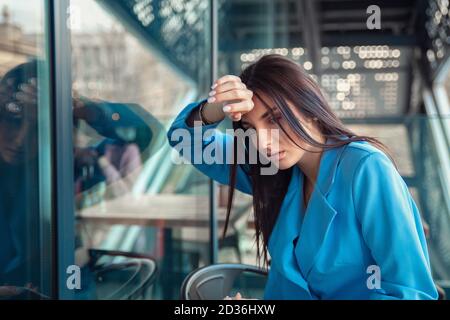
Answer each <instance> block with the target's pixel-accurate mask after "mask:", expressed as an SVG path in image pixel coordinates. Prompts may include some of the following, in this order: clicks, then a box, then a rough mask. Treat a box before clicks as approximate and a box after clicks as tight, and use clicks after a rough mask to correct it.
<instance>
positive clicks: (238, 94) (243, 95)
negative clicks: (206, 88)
mask: <svg viewBox="0 0 450 320" xmlns="http://www.w3.org/2000/svg"><path fill="white" fill-rule="evenodd" d="M252 96H253V93H252V92H251V91H250V90H247V89H233V90H229V91H226V92H222V93H213V95H212V96H210V97H209V99H208V102H209V103H213V102H214V103H221V102H227V101H230V100H249V99H251V98H252Z"/></svg>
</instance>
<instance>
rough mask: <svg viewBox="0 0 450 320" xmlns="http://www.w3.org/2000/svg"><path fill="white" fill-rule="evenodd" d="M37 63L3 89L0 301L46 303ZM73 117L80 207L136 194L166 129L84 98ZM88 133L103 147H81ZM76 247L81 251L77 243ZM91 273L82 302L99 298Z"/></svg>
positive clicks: (139, 113)
mask: <svg viewBox="0 0 450 320" xmlns="http://www.w3.org/2000/svg"><path fill="white" fill-rule="evenodd" d="M39 63H40V62H37V61H35V60H34V61H31V62H28V63H24V64H21V65H19V66H17V67H15V68H13V69H12V70H10V71H9V72H7V73H6V74H5V75H4V76H3V78H2V79H1V81H0V177H1V183H0V244H1V247H0V248H1V250H0V299H22V298H23V299H34V298H37V299H39V298H42V297H44V295H42V294H41V293H40V292H39V287H38V285H39V281H40V273H41V270H40V266H41V265H42V261H41V259H42V258H41V250H40V249H41V248H40V234H39V232H40V229H39V226H40V221H39V219H40V217H39V200H38V192H39V190H38V186H39V177H38V157H37V156H38V151H39V150H38V149H39V148H38V140H37V137H38V130H37V129H38V117H37V114H38V108H39V103H38V101H39V94H40V91H39V90H40V89H39V87H40V86H39V83H38V74H37V73H38V72H37V70H38V65H39ZM42 67H43V66H42ZM42 94H44V93H42ZM73 115H74V137H75V139H74V164H75V168H74V189H75V193H76V194H75V199H76V207H77V208H78V209H80V208H83V207H86V206H89V205H92V204H93V201H92V199H93V197H92V194H93V193H99V192H100V190H103V189H106V190H107V192H102V193H99V194H97V199H99V198H108V197H116V196H118V195H123V194H124V193H126V192H128V191H130V190H131V187H132V185H133V182H134V180H135V179H136V177H137V175H138V174H139V172H140V169H141V167H142V163H143V162H144V161H146V159H148V158H149V157H150V156H151V155H152V154H153V153H154V152H156V151H157V150H158V149H159V148H160V147H161V144H158V143H156V144H155V143H154V141H157V140H158V141H159V140H161V141H162V139H158V138H159V137H161V136H164V128H163V126H162V125H161V123H160V122H159V121H158V120H157V119H155V118H154V117H153V116H151V115H150V114H149V113H148V112H146V111H145V110H144V109H143V108H141V107H140V106H139V105H137V104H132V103H130V104H128V103H113V102H108V101H99V100H95V101H94V100H92V99H89V98H87V97H80V96H78V95H74V97H73ZM68 125H69V126H70V125H72V124H68ZM88 127H89V128H90V129H91V130H93V131H94V132H95V133H96V135H97V139H96V140H95V141H94V142H92V141H90V142H89V143H79V140H78V139H77V137H79V136H80V135H82V134H83V130H85V129H86V128H88ZM99 186H103V187H104V188H100V187H99ZM87 192H88V193H87ZM87 194H89V195H90V196H89V197H87V196H86V195H87ZM87 199H89V201H87ZM77 230H78V229H77ZM76 246H77V248H79V249H80V248H83V241H82V240H81V237H80V236H79V235H77V236H76ZM83 249H85V248H83ZM47 263H49V262H47ZM90 266H91V264H89V261H86V262H85V263H83V268H84V269H85V271H87V272H85V273H84V274H85V275H86V277H83V282H87V283H85V285H84V286H83V287H84V288H85V290H84V291H81V292H79V294H80V296H83V295H86V297H89V298H93V297H94V296H93V295H95V293H93V291H92V289H93V285H92V283H90V282H92V281H93V278H92V274H90V273H89V267H90Z"/></svg>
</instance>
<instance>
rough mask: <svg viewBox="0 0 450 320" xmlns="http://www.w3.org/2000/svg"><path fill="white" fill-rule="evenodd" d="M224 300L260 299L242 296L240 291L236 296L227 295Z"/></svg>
mask: <svg viewBox="0 0 450 320" xmlns="http://www.w3.org/2000/svg"><path fill="white" fill-rule="evenodd" d="M223 300H258V299H247V298H242V295H241V293H240V292H238V293H236V295H235V296H234V297H230V296H226V297H225V298H223Z"/></svg>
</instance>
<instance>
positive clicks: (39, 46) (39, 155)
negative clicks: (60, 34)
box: [0, 0, 53, 300]
mask: <svg viewBox="0 0 450 320" xmlns="http://www.w3.org/2000/svg"><path fill="white" fill-rule="evenodd" d="M46 3H47V2H46V1H27V2H24V1H14V0H2V1H0V10H1V17H0V44H1V45H0V177H1V179H0V243H1V249H0V300H1V299H41V298H45V297H49V296H51V295H52V291H51V288H52V281H51V280H52V279H51V277H50V275H51V274H53V272H52V270H51V265H52V251H51V248H52V246H51V239H52V237H51V233H50V230H51V225H50V222H51V196H50V194H51V186H52V184H51V181H52V179H51V161H50V160H51V157H50V156H51V153H50V152H51V143H50V142H51V141H50V128H51V126H50V112H49V111H50V105H49V92H48V91H49V76H48V72H49V60H48V51H47V34H46V23H47V21H48V19H47V18H48V17H47V16H46V12H47V8H46V5H45V4H46Z"/></svg>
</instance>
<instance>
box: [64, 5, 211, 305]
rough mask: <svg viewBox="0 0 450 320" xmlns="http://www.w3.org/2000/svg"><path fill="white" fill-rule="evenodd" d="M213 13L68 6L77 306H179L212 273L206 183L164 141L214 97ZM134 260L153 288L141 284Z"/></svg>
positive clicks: (200, 8)
mask: <svg viewBox="0 0 450 320" xmlns="http://www.w3.org/2000/svg"><path fill="white" fill-rule="evenodd" d="M208 4H209V1H207V0H192V1H182V2H179V1H163V0H161V1H141V0H122V1H119V0H117V1H109V0H108V1H106V0H105V1H93V0H71V2H70V6H71V10H70V12H71V22H72V23H71V43H72V62H73V64H72V66H73V68H72V73H73V105H74V109H73V110H74V125H73V133H74V158H75V168H74V173H75V195H74V196H75V202H76V216H77V218H78V219H77V226H76V230H77V236H76V243H77V249H76V252H75V257H76V263H77V265H79V266H81V267H82V274H84V277H83V281H82V290H81V291H79V292H78V297H79V298H80V299H81V298H83V299H85V298H88V299H109V298H117V297H120V298H146V299H161V298H165V299H172V298H178V297H179V288H180V286H181V282H182V280H183V279H184V277H185V276H186V275H187V274H188V273H189V272H190V271H191V270H193V269H194V268H196V267H198V266H199V265H201V264H204V263H207V262H208V247H209V245H210V243H209V238H208V229H207V226H208V219H209V213H208V212H209V211H208V191H209V190H208V185H207V178H206V177H204V176H202V175H200V174H199V173H198V172H196V171H195V170H194V169H193V168H192V166H190V165H179V166H176V165H175V164H174V163H173V162H172V161H171V150H172V149H171V148H170V146H169V145H168V143H167V138H166V130H167V128H168V125H170V123H171V122H172V120H173V119H174V117H175V116H176V115H177V114H178V113H179V111H180V110H181V109H182V108H183V107H184V106H185V105H186V104H187V103H189V102H191V101H192V100H195V99H197V98H198V97H200V96H204V95H205V92H207V89H208V88H209V86H210V80H209V74H210V62H209V55H210V45H209V42H208V39H209V7H208ZM186 221H189V223H188V225H189V227H185V226H186V225H187V224H186V223H185V222H186ZM92 249H102V250H103V251H98V250H96V251H93V250H92ZM104 250H106V251H104ZM113 250H119V251H122V252H121V253H120V254H119V253H118V252H111V251H113ZM99 252H100V253H99ZM124 252H125V253H126V254H124ZM136 260H139V261H144V262H146V263H150V265H151V264H152V263H154V262H156V263H158V267H159V272H158V276H157V277H156V278H155V277H154V269H151V268H146V269H139V272H138V273H137V274H139V279H138V281H135V280H136V278H132V277H133V275H134V274H135V273H134V271H133V270H135V269H134V268H135V265H133V263H135V261H136ZM123 264H127V266H126V267H124V266H123ZM115 265H116V266H118V268H117V269H114V266H115ZM122 267H123V268H122ZM112 269H114V272H110V271H111V270H112ZM149 270H150V271H149ZM105 272H106V273H107V274H105ZM148 278H150V280H148ZM146 279H147V280H146ZM130 284H131V285H130ZM122 286H123V287H122ZM112 288H114V289H112ZM111 291H117V295H111ZM136 292H139V294H136Z"/></svg>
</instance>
